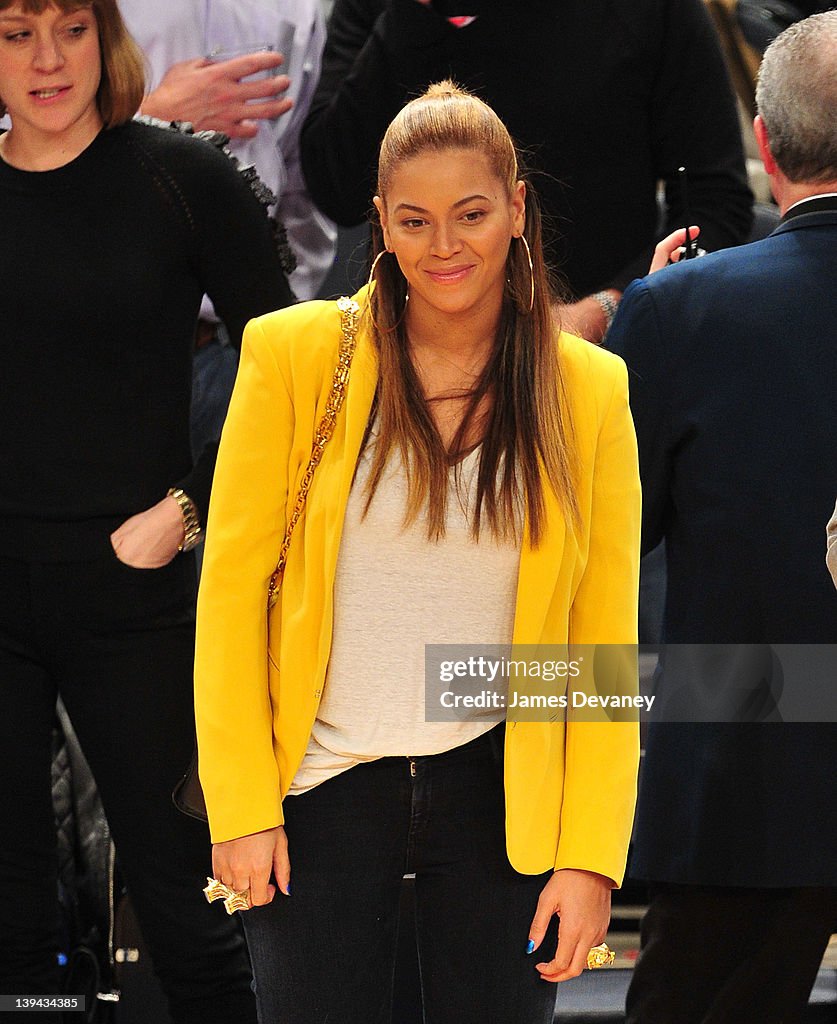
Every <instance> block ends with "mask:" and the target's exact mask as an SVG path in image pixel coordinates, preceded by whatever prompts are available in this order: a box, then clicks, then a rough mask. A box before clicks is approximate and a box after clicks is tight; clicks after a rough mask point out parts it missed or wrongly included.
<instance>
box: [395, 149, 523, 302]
mask: <svg viewBox="0 0 837 1024" xmlns="http://www.w3.org/2000/svg"><path fill="white" fill-rule="evenodd" d="M524 200H525V185H524V184H523V183H522V182H517V184H516V186H515V188H514V191H513V194H512V195H509V194H508V188H507V186H506V185H504V183H503V182H502V181H501V180H500V179H499V177H498V176H497V174H496V173H495V171H494V170H493V168H492V166H491V164H490V162H489V160H488V158H487V156H485V154H483V153H481V152H480V151H479V150H474V149H443V150H432V149H428V150H426V151H425V152H422V153H419V154H418V155H417V156H414V157H411V158H409V159H407V160H404V161H403V162H402V163H401V164H400V165H399V166H398V167H397V168H396V169H395V170H394V172H393V174H392V176H391V178H390V181H389V183H388V187H387V192H386V195H385V196H383V197H378V196H376V197H375V206H376V207H377V209H378V213H379V215H380V218H381V227H382V229H383V234H384V243H385V245H386V247H387V248H388V249H390V250H391V251H393V252H394V253H395V256H396V258H397V260H398V265H399V267H400V268H401V272H402V273H403V274H404V277H405V278H406V279H407V282H408V285H409V289H410V306H409V310H410V316H411V318H412V317H413V316H416V315H423V314H426V313H429V312H434V313H436V314H439V313H441V314H444V315H448V316H460V315H463V314H474V313H479V314H488V315H492V316H494V315H496V316H499V311H500V306H501V303H502V299H503V290H504V288H505V281H506V258H507V256H508V251H509V245H510V244H511V240H512V238H513V237H515V236H518V235H520V234H521V233H522V232H523V225H524Z"/></svg>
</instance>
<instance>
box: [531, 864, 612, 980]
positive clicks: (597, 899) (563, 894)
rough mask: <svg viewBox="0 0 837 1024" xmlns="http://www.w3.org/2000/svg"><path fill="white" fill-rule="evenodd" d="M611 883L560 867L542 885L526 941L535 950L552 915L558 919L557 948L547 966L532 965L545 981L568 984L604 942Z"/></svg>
mask: <svg viewBox="0 0 837 1024" xmlns="http://www.w3.org/2000/svg"><path fill="white" fill-rule="evenodd" d="M612 889H613V882H612V881H611V879H609V878H605V876H604V875H597V874H596V873H595V872H593V871H579V870H575V869H574V868H562V869H561V870H560V871H556V872H555V874H554V875H553V876H552V878H550V880H549V881H548V882H547V883H546V885H545V886H544V888H543V890H542V892H541V895H540V899H539V900H538V909H537V910H536V911H535V916H534V919H533V920H532V927H531V928H530V929H529V940H530V942H533V943H534V949H537V948H538V946H540V944H541V942H543V937H544V935H545V934H546V929H547V927H548V925H549V922H550V919H551V918H552V915H553V914H557V915H558V916H559V917H560V919H561V922H560V925H559V927H558V949H557V952H556V953H555V956H554V957H553V959H552V960H550V961H549V962H548V963H547V962H543V963H537V964H535V970H536V971H537V972H538V973H539V974H540V976H541V977H542V978H543V980H544V981H567V980H569V979H570V978H575V977H577V976H578V975H579V974H581V972H582V971H583V970H584V968H585V967H586V965H587V954H588V953H589V952H590V949H591V948H592V947H593V946H598V944H599V943H600V942H603V941H604V937H605V935H606V933H607V926H608V924H609V923H610V893H611V890H612Z"/></svg>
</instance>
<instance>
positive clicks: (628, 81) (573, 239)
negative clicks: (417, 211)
mask: <svg viewBox="0 0 837 1024" xmlns="http://www.w3.org/2000/svg"><path fill="white" fill-rule="evenodd" d="M438 6H439V3H438V0H436V3H435V4H434V7H438ZM448 6H449V7H450V13H452V14H453V13H455V14H470V15H473V14H476V15H477V18H476V20H475V21H474V22H473V23H472V24H470V25H468V26H467V27H466V28H454V27H453V26H452V25H450V24H449V23H448V22H447V20H446V19H445V18H444V17H442V16H441V15H440V13H438V12H437V11H436V10H434V9H433V8H428V7H425V6H424V5H422V4H419V3H417V2H416V0H388V2H387V0H337V2H336V4H335V6H334V9H333V12H332V17H331V21H330V23H329V32H328V41H327V44H326V49H325V53H324V57H323V71H322V77H321V79H320V85H319V88H318V90H317V92H316V94H315V97H314V100H313V102H312V104H311V110H310V113H309V115H308V119H307V121H306V123H305V126H304V128H303V132H302V142H301V145H302V165H303V171H304V173H305V177H306V180H307V182H308V187H309V190H310V192H311V195H312V196H313V197H314V200H315V202H316V203H317V204H318V205H319V206H320V208H321V209H322V210H323V211H324V212H325V213H326V214H328V216H330V217H332V218H333V219H334V220H336V221H337V222H338V223H340V224H344V225H351V224H357V223H360V222H361V221H362V220H363V219H364V218H365V217H366V216H367V214H368V211H369V209H370V205H371V196H372V194H373V192H374V181H375V176H374V167H375V163H376V160H377V150H378V147H379V144H380V140H381V137H382V136H383V133H384V131H385V129H386V126H387V124H388V123H389V121H390V120H391V119H392V118H393V117H394V116H395V114H396V113H397V111H398V110H399V109H400V108H401V106H402V105H403V104H404V102H405V101H406V100H407V99H408V98H409V97H410V96H412V95H416V94H417V93H419V92H421V91H422V90H423V88H424V87H425V86H426V85H427V84H428V83H430V82H432V81H438V80H439V79H442V78H445V77H449V76H450V77H453V78H454V79H455V80H456V81H457V82H459V83H460V84H462V85H464V86H466V87H468V88H469V89H471V90H473V91H475V92H477V93H478V95H480V96H481V97H482V98H483V99H484V100H486V102H488V103H489V104H490V105H491V106H492V107H493V108H494V109H495V110H496V111H497V113H498V114H499V115H500V117H501V118H502V119H503V121H504V122H505V124H506V125H507V127H508V128H509V131H510V132H511V134H512V136H513V137H514V139H515V140H516V142H517V143H518V144H520V145H522V146H523V147H524V149H525V150H526V151H527V154H528V157H529V159H528V163H529V164H530V165H531V168H532V169H533V170H534V172H535V173H534V175H533V181H534V184H535V186H536V188H537V190H538V192H539V194H540V196H541V200H542V206H543V208H544V210H545V212H546V214H547V215H548V217H549V219H550V221H551V229H552V230H551V235H552V242H551V245H550V254H551V256H552V258H553V262H555V263H557V264H558V265H559V267H560V269H561V270H562V271H563V273H564V275H565V277H566V278H567V279H568V281H569V284H570V286H571V289H572V291H573V292H574V293H575V294H576V295H579V296H580V295H586V294H589V293H590V292H592V291H595V290H597V289H599V288H603V287H607V286H612V287H616V288H619V289H622V288H624V286H625V285H626V284H627V282H628V281H630V280H631V279H632V278H634V277H636V276H640V275H642V274H644V273H645V272H646V270H647V267H648V263H649V261H650V256H651V251H652V248H653V243H654V241H655V240H656V239H657V238H659V237H662V236H663V235H664V234H666V233H668V231H670V230H674V228H676V227H682V226H683V225H684V223H685V221H684V210H683V203H682V198H681V194H680V188H679V184H678V181H677V168H678V167H680V166H685V167H686V168H687V171H688V178H689V186H690V200H691V204H690V205H691V213H690V216H689V219H690V221H691V222H692V223H695V224H699V225H700V226H701V229H702V231H701V245H703V246H704V248H706V249H710V250H711V249H718V248H723V247H724V246H729V245H735V244H737V243H739V242H742V241H744V240H746V237H747V234H748V232H749V228H750V223H751V203H752V196H751V194H750V191H749V188H748V186H747V181H746V173H745V168H744V156H743V151H742V145H741V136H740V130H739V124H738V118H737V113H736V109H735V102H734V99H733V96H732V92H731V90H730V87H729V83H728V79H727V74H726V69H725V67H724V63H723V58H722V55H721V52H720V48H719V46H718V42H717V39H716V37H715V33H714V29H713V27H712V24H711V22H710V20H709V18H708V16H707V14H706V11H705V10H704V6H703V3H702V2H701V0H567V2H562V3H556V2H555V0H528V2H525V3H520V2H516V0H515V2H513V0H469V2H468V3H465V4H459V5H458V6H459V7H460V8H461V10H454V9H453V8H454V7H456V6H457V5H456V4H453V5H450V4H449V5H448ZM659 179H662V180H664V181H665V182H666V217H665V223H664V225H663V226H662V230H660V231H659V232H658V230H657V228H658V225H657V221H658V207H657V202H656V189H657V182H658V180H659ZM556 236H557V238H556Z"/></svg>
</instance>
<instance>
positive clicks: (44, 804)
mask: <svg viewBox="0 0 837 1024" xmlns="http://www.w3.org/2000/svg"><path fill="white" fill-rule="evenodd" d="M194 602H195V569H194V562H193V560H192V558H191V557H190V556H188V555H187V556H183V555H179V556H178V557H177V558H175V559H174V561H173V562H171V563H170V564H169V565H167V566H165V567H164V568H162V569H132V568H130V567H128V566H126V565H123V564H122V563H120V562H118V561H117V559H116V557H115V555H114V554H113V552H112V550H111V548H110V543H109V541H108V538H107V536H106V535H105V536H103V537H102V553H101V557H99V558H98V559H94V560H92V561H78V562H66V563H57V564H50V563H30V562H24V561H20V560H17V559H11V558H5V557H0V752H1V753H0V840H1V841H0V892H2V894H3V895H2V899H0V993H4V994H49V993H54V992H56V991H57V990H58V983H59V979H58V967H57V960H56V954H57V952H58V900H57V874H58V863H57V853H56V837H55V821H54V817H53V809H52V794H51V780H50V761H51V753H52V751H51V738H52V725H53V721H54V718H55V702H56V696H57V695H58V694H60V695H61V696H62V698H63V700H64V704H65V706H66V708H67V711H68V712H69V715H70V718H71V719H72V722H73V726H74V728H75V731H76V733H77V735H78V738H79V742H80V743H81V746H82V748H83V750H84V753H85V755H86V757H87V760H88V762H89V764H90V768H91V770H92V772H93V775H94V777H95V779H96V783H97V785H98V787H99V792H100V794H101V798H102V803H103V804H104V808H105V812H106V814H107V817H108V821H109V823H110V826H111V828H112V830H113V836H114V840H115V842H116V848H117V853H118V856H119V861H120V866H121V871H122V874H123V876H124V878H125V879H126V881H127V884H128V888H129V890H130V892H131V899H132V903H133V905H134V909H135V910H136V914H137V917H138V919H139V921H140V925H141V927H142V931H143V934H144V937H145V939H146V942H147V943H148V946H149V949H150V951H151V955H152V958H153V960H154V965H155V968H156V970H157V973H158V975H159V977H160V981H161V982H162V985H163V988H164V990H165V992H166V994H167V996H168V999H169V1005H170V1010H171V1015H172V1019H173V1020H174V1021H175V1022H176V1024H247V1022H248V1021H254V1020H255V1017H256V1013H255V1002H254V999H253V996H252V993H251V991H250V977H251V975H250V968H249V964H248V961H247V955H246V950H245V947H244V938H243V936H242V935H241V932H240V929H239V928H238V927H237V922H236V921H235V920H234V919H232V918H229V917H227V915H226V914H225V913H224V912H223V910H221V911H220V913H219V908H218V906H217V904H216V905H213V906H210V905H209V904H208V903H207V902H206V900H205V899H204V896H203V893H202V892H201V889H202V887H203V886H204V885H205V884H206V880H205V879H206V876H207V874H210V873H211V857H210V844H209V834H208V831H207V828H206V825H205V824H203V823H202V822H198V821H194V820H192V819H190V818H187V817H185V816H184V815H182V814H180V812H179V811H177V810H175V807H174V805H173V803H172V800H171V790H172V786H173V785H174V783H175V782H177V780H178V779H179V778H180V776H181V774H182V772H183V770H184V767H185V765H186V764H187V763H188V761H189V759H190V757H191V755H192V750H193V745H194V712H193V706H192V660H193V657H194ZM17 1016H18V1015H17V1014H9V1015H8V1024H11V1021H12V1020H14V1019H16V1018H17ZM26 1016H27V1017H28V1016H29V1014H27V1015H26ZM37 1017H38V1020H39V1024H48V1022H53V1021H57V1020H58V1019H59V1017H60V1015H58V1014H48V1013H39V1014H37ZM21 1019H23V1017H22V1015H21ZM4 1024H7V1021H6V1014H4Z"/></svg>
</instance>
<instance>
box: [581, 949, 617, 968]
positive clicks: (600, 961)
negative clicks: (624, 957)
mask: <svg viewBox="0 0 837 1024" xmlns="http://www.w3.org/2000/svg"><path fill="white" fill-rule="evenodd" d="M615 959H616V954H615V953H614V952H613V950H612V949H611V948H610V946H608V944H607V943H606V942H603V943H602V944H601V945H600V946H593V948H592V949H591V950H590V952H589V953H588V954H587V969H588V970H590V971H594V970H595V969H596V968H597V967H609V966H610V965H611V964H612V963H613V961H614V960H615Z"/></svg>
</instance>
